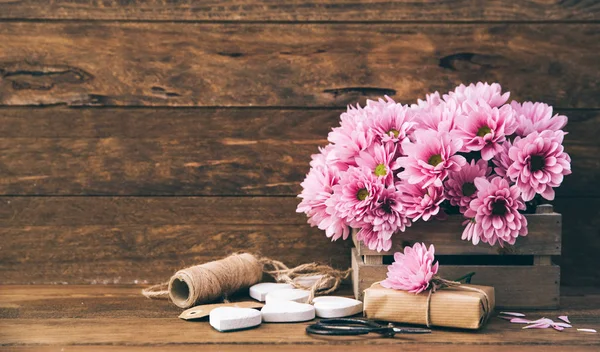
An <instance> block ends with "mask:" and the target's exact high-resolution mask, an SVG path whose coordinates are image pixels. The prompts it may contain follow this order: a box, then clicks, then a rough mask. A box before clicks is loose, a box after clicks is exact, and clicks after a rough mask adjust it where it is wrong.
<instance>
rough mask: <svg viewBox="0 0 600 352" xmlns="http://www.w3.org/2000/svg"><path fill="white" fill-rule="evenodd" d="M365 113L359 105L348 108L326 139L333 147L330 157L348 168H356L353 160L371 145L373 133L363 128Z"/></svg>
mask: <svg viewBox="0 0 600 352" xmlns="http://www.w3.org/2000/svg"><path fill="white" fill-rule="evenodd" d="M366 119H367V113H366V112H365V110H364V109H363V108H361V107H360V106H359V105H357V106H356V107H353V106H348V110H347V111H346V112H345V113H343V114H342V115H341V118H340V126H339V127H335V128H333V129H332V130H331V132H329V135H328V136H327V139H328V140H329V142H331V143H332V144H333V146H334V148H333V151H332V152H331V157H332V158H335V159H336V160H338V161H339V162H341V163H344V164H346V165H348V166H356V164H355V162H354V158H355V157H356V156H357V155H358V154H359V153H360V152H361V151H362V150H365V149H367V148H369V147H370V146H371V144H372V143H373V139H374V137H373V132H372V131H371V130H369V129H368V128H367V127H366V126H365V121H366Z"/></svg>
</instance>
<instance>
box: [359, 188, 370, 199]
mask: <svg viewBox="0 0 600 352" xmlns="http://www.w3.org/2000/svg"><path fill="white" fill-rule="evenodd" d="M368 196H369V191H367V189H366V188H361V189H359V190H358V193H356V198H357V199H358V200H365V199H367V197H368Z"/></svg>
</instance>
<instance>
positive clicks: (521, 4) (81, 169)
mask: <svg viewBox="0 0 600 352" xmlns="http://www.w3.org/2000/svg"><path fill="white" fill-rule="evenodd" d="M599 52H600V3H599V2H598V1H595V0H585V1H584V0H582V1H575V0H572V1H543V2H540V1H533V0H531V1H529V0H528V1H520V0H519V1H517V0H490V1H483V0H477V1H470V0H458V1H433V2H431V1H390V2H378V1H368V0H339V1H335V0H326V1H316V0H291V1H279V0H262V1H258V0H236V1H233V0H223V1H201V2H200V1H197V2H195V1H185V0H177V1H168V2H165V1H158V0H156V1H154V0H150V1H110V0H108V1H92V0H54V1H49V2H47V3H42V2H39V1H33V0H15V1H8V2H0V105H1V107H0V195H1V196H0V282H1V283H10V284H12V283H134V282H137V283H143V282H158V281H161V280H163V279H165V278H167V277H168V276H169V275H170V274H171V273H172V272H173V271H174V270H176V269H178V268H180V267H182V266H184V265H191V264H194V263H198V262H202V261H206V260H210V259H214V258H217V257H220V256H223V255H226V254H228V253H230V252H231V251H239V250H248V251H253V252H260V253H262V254H264V255H268V256H274V257H277V258H280V259H285V260H286V261H287V262H288V263H290V264H298V263H301V262H305V261H310V260H318V261H323V262H327V263H331V264H333V265H335V266H337V267H347V266H349V264H350V247H351V244H350V241H347V242H342V241H339V242H336V243H333V244H332V243H329V241H328V240H327V239H326V238H325V236H324V235H323V233H321V232H320V231H318V230H315V229H312V228H310V227H308V225H306V223H305V222H306V219H305V218H304V216H303V215H300V214H296V213H295V207H296V205H297V203H298V200H297V199H296V198H295V195H296V194H297V193H298V192H299V189H300V188H299V183H300V182H301V180H302V179H303V177H304V174H305V173H306V172H307V171H308V161H309V160H310V154H312V153H314V152H316V150H317V147H318V146H319V145H323V144H324V143H325V138H326V134H327V131H328V130H329V128H330V127H331V126H333V125H335V124H336V123H337V119H338V116H339V114H340V112H341V111H342V110H343V109H344V107H345V105H346V104H349V103H354V102H356V101H360V102H364V101H365V99H366V98H374V97H377V96H381V95H384V94H388V95H390V96H393V97H394V98H395V99H396V100H398V101H402V102H412V101H414V100H415V99H416V98H418V97H422V96H423V95H424V94H425V93H427V92H429V91H431V90H441V91H447V90H449V89H451V88H453V87H454V86H455V85H457V84H459V83H461V82H471V81H478V80H482V81H490V82H491V81H498V82H500V83H501V84H502V85H503V86H504V87H505V88H506V89H508V90H510V91H511V92H512V97H513V98H515V99H519V100H542V101H545V102H547V103H549V104H552V105H554V106H555V107H556V109H557V110H558V111H560V112H561V113H563V114H566V115H568V116H569V118H570V122H569V125H568V130H569V132H570V134H569V135H568V136H567V138H566V142H565V143H566V148H567V150H568V152H569V153H570V154H571V156H572V158H573V175H572V176H570V177H568V178H567V179H566V180H565V183H564V185H563V187H562V188H561V189H560V190H559V191H558V197H557V199H556V201H555V208H556V209H557V210H558V211H559V212H562V213H563V214H564V221H563V223H564V236H563V254H564V255H563V257H562V259H561V260H560V261H561V264H562V282H563V284H566V285H598V284H600V273H599V272H598V270H597V267H598V266H599V265H600V259H599V258H600V257H599V256H598V255H597V253H598V252H599V251H600V232H599V230H598V228H599V227H600V188H599V187H598V184H599V183H600V161H599V160H600V159H599V158H598V156H599V155H600V143H599V142H598V136H599V135H600V127H599V126H600V99H598V98H599V97H600V94H599V93H600V60H599V57H598V53H599Z"/></svg>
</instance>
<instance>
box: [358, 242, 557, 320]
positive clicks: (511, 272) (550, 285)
mask: <svg viewBox="0 0 600 352" xmlns="http://www.w3.org/2000/svg"><path fill="white" fill-rule="evenodd" d="M352 269H353V270H352V278H353V289H354V295H355V297H356V298H357V299H360V300H362V299H363V298H364V296H363V295H364V293H363V292H364V290H365V289H367V288H369V287H371V285H373V284H374V283H375V282H378V281H382V280H384V279H385V278H386V275H387V271H388V268H387V265H369V264H366V263H364V262H363V261H362V260H361V257H360V256H359V255H358V252H357V251H356V249H355V248H353V249H352ZM470 272H475V275H474V276H473V279H472V281H471V283H472V284H473V285H483V286H493V287H494V289H495V294H496V307H500V308H510V309H521V308H527V309H556V308H558V306H559V296H560V268H559V267H558V266H556V265H547V266H527V265H522V266H521V265H515V266H496V265H440V267H439V271H438V274H439V275H440V276H441V277H443V278H447V279H449V280H453V279H455V278H458V277H461V276H463V275H465V274H466V273H470Z"/></svg>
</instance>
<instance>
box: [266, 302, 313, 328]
mask: <svg viewBox="0 0 600 352" xmlns="http://www.w3.org/2000/svg"><path fill="white" fill-rule="evenodd" d="M260 312H261V314H262V319H263V321H264V322H266V323H294V322H299V321H308V320H313V319H314V318H315V307H313V306H312V305H310V304H307V303H298V302H294V301H273V302H269V303H267V304H266V305H265V306H264V307H263V308H262V309H261V311H260Z"/></svg>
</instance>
